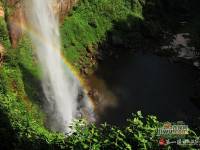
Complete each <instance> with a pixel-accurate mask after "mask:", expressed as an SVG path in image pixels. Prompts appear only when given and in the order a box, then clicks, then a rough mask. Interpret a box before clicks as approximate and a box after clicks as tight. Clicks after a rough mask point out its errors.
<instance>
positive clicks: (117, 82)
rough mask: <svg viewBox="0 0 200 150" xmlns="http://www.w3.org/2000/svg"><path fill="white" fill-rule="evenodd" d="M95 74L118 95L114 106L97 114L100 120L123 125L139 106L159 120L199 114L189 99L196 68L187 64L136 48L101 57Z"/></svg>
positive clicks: (173, 119)
mask: <svg viewBox="0 0 200 150" xmlns="http://www.w3.org/2000/svg"><path fill="white" fill-rule="evenodd" d="M96 75H97V76H98V77H100V78H102V79H103V80H104V81H105V82H106V84H107V86H108V87H109V89H111V91H112V92H113V93H114V94H115V95H116V96H117V98H118V101H117V102H118V106H117V107H116V108H113V107H108V108H107V109H105V110H104V112H103V113H102V114H101V115H100V121H101V122H104V121H106V122H108V123H111V124H116V125H124V124H125V122H126V118H127V117H129V116H130V114H131V113H135V112H136V111H138V110H141V111H142V113H143V114H144V115H147V114H151V115H156V116H158V118H159V120H161V121H179V120H181V121H186V122H187V121H188V120H190V119H191V118H195V117H198V116H200V110H199V109H198V108H197V107H196V106H195V104H193V103H192V101H191V97H192V96H193V95H194V90H195V89H194V85H195V82H196V79H197V77H198V70H197V69H196V68H195V67H193V66H191V65H189V64H186V63H172V62H170V61H169V60H168V58H165V57H159V56H156V55H154V54H151V53H146V54H144V53H142V52H137V53H136V54H127V55H120V56H119V58H118V59H112V58H109V59H108V60H106V61H103V62H102V63H100V67H99V69H98V71H97V73H96Z"/></svg>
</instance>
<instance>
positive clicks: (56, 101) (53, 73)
mask: <svg viewBox="0 0 200 150" xmlns="http://www.w3.org/2000/svg"><path fill="white" fill-rule="evenodd" d="M25 3H26V8H27V14H28V15H27V16H28V21H29V25H30V27H31V29H32V32H29V33H30V35H31V39H32V41H33V45H34V46H35V49H36V52H37V56H38V58H39V61H40V64H41V67H42V71H43V81H42V86H43V90H44V93H45V96H46V99H47V101H46V102H45V110H46V111H47V116H48V125H49V126H50V128H51V129H53V130H56V131H61V132H67V130H68V125H69V124H70V123H71V122H72V120H73V118H74V117H75V116H76V115H77V98H78V92H79V89H80V85H79V82H78V81H77V80H76V79H75V77H74V76H73V75H72V73H71V72H70V70H69V69H68V68H67V67H66V65H65V64H64V63H63V61H62V57H61V55H60V35H59V23H58V16H56V14H55V12H54V11H53V5H54V4H55V3H56V1H55V0H25ZM87 104H88V103H87Z"/></svg>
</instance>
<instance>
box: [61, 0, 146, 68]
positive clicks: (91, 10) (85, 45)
mask: <svg viewBox="0 0 200 150" xmlns="http://www.w3.org/2000/svg"><path fill="white" fill-rule="evenodd" d="M133 10H134V11H133ZM133 10H132V9H131V8H130V2H128V1H127V2H126V3H125V1H123V0H115V1H111V0H85V1H81V2H80V4H79V5H78V6H77V7H75V8H74V10H73V11H71V13H70V15H69V17H66V19H65V21H64V23H63V25H62V26H61V35H62V43H63V52H64V54H65V56H66V58H67V60H69V61H70V63H73V64H75V67H76V68H78V69H80V68H82V67H83V66H86V67H87V68H89V67H94V66H90V65H91V64H92V63H90V57H88V51H89V52H90V53H92V54H94V55H95V53H96V51H95V48H94V47H97V45H98V44H100V43H101V42H103V41H104V40H106V34H107V32H108V31H109V30H111V29H112V28H113V25H114V22H117V21H121V20H124V21H125V20H127V18H128V16H132V17H134V18H141V19H142V9H141V5H140V3H139V1H135V5H134V9H133Z"/></svg>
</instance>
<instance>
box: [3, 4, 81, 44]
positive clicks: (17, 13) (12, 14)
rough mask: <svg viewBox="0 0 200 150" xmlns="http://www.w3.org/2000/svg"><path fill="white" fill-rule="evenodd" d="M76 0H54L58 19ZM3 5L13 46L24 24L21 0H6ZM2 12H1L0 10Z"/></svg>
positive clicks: (62, 18) (62, 17)
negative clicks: (5, 6) (5, 7)
mask: <svg viewBox="0 0 200 150" xmlns="http://www.w3.org/2000/svg"><path fill="white" fill-rule="evenodd" d="M77 1H78V0H56V1H55V5H54V10H55V13H59V16H60V21H63V20H64V16H65V15H66V14H67V13H68V12H69V10H71V8H72V7H73V6H74V5H75V4H76V3H77ZM5 5H7V6H8V7H7V8H8V9H6V10H4V11H5V19H6V21H7V23H8V30H9V36H10V40H11V44H12V47H13V48H16V47H17V43H18V41H19V39H20V37H21V36H22V34H23V29H22V28H23V25H24V24H26V20H27V19H26V17H25V13H24V2H23V0H7V1H6V3H5ZM2 13H3V12H2Z"/></svg>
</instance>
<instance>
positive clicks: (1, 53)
mask: <svg viewBox="0 0 200 150" xmlns="http://www.w3.org/2000/svg"><path fill="white" fill-rule="evenodd" d="M3 57H4V47H3V45H2V44H1V43H0V66H1V64H2V62H3Z"/></svg>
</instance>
